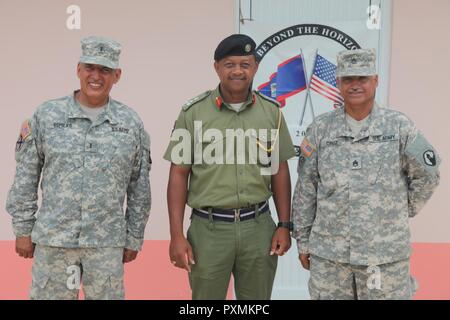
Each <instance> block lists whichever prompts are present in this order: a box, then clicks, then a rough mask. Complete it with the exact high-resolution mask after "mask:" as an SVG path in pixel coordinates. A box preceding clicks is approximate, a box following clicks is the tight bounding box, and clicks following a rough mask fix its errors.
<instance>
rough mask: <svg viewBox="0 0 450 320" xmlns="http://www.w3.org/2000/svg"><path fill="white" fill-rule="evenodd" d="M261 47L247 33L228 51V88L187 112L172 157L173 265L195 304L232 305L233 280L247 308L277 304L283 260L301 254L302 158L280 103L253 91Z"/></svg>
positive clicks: (224, 45)
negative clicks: (295, 163)
mask: <svg viewBox="0 0 450 320" xmlns="http://www.w3.org/2000/svg"><path fill="white" fill-rule="evenodd" d="M255 47H256V45H255V42H254V41H253V40H252V39H251V38H250V37H248V36H246V35H240V34H235V35H232V36H230V37H227V38H225V39H224V40H223V41H222V42H221V43H220V44H219V45H218V47H217V49H216V51H215V54H214V60H215V63H214V68H215V70H216V72H217V75H218V76H219V78H220V84H219V86H218V87H217V88H216V89H214V90H212V91H207V92H205V93H203V94H201V95H199V96H197V97H196V98H194V99H192V100H190V101H189V102H188V103H186V104H185V105H184V106H183V108H182V111H181V112H180V115H179V117H178V119H177V121H176V123H175V128H174V131H173V132H172V137H171V142H170V144H169V147H168V148H167V151H166V153H165V155H164V158H165V159H166V160H168V161H171V162H172V164H171V168H170V177H169V185H168V191H167V192H168V194H167V200H168V207H169V218H170V233H171V243H170V259H171V261H172V263H173V264H174V265H175V266H176V267H179V268H184V269H186V270H187V271H188V272H189V280H190V285H191V289H192V297H193V299H224V298H225V297H226V293H227V288H228V284H229V281H230V276H231V274H233V276H234V283H235V291H236V296H237V298H238V299H270V296H271V292H272V286H273V281H274V277H275V271H276V266H277V256H281V255H283V254H284V253H285V252H286V251H287V250H288V249H289V247H290V245H291V240H290V234H289V231H290V226H291V223H290V221H289V220H290V208H289V206H290V201H291V187H290V186H291V184H290V177H289V168H288V164H287V160H288V159H289V158H291V157H293V156H295V151H294V148H293V145H292V141H291V138H290V135H289V132H288V129H287V127H286V123H285V121H284V118H283V115H282V113H281V111H280V109H279V104H278V103H277V102H276V101H274V100H271V99H270V98H267V97H266V96H263V95H262V94H259V93H258V92H254V91H252V90H251V85H252V81H253V78H254V76H255V73H256V71H257V69H258V64H257V62H256V60H255V55H254V52H255ZM272 194H273V197H274V202H275V206H276V208H277V214H278V220H279V225H278V228H277V226H276V225H275V223H274V222H273V220H272V218H271V215H270V211H269V205H268V199H269V198H270V196H271V195H272ZM186 203H187V204H188V205H189V206H190V207H192V208H193V210H192V216H191V225H190V227H189V230H188V232H187V238H186V237H185V236H184V234H183V216H184V210H185V205H186Z"/></svg>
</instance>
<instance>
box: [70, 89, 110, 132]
mask: <svg viewBox="0 0 450 320" xmlns="http://www.w3.org/2000/svg"><path fill="white" fill-rule="evenodd" d="M79 91H80V90H75V91H74V92H73V94H72V95H71V96H70V99H69V112H68V118H69V119H75V118H86V119H89V118H88V116H87V115H86V114H85V113H84V112H83V110H82V109H81V107H80V104H79V103H78V102H77V101H76V98H75V95H76V94H77V93H78V92H79ZM114 110H115V102H114V100H113V99H111V97H109V98H108V104H107V105H106V108H105V111H103V112H102V113H101V114H100V115H99V116H98V118H97V121H96V123H102V122H104V121H106V120H108V121H109V122H110V123H111V124H117V123H118V120H117V117H116V115H115V112H114Z"/></svg>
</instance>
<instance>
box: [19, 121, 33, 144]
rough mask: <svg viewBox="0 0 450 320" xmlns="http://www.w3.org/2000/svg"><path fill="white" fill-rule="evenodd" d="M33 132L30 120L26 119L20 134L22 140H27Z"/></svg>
mask: <svg viewBox="0 0 450 320" xmlns="http://www.w3.org/2000/svg"><path fill="white" fill-rule="evenodd" d="M30 134H31V128H30V121H29V120H25V121H24V122H23V124H22V128H21V129H20V136H21V137H22V140H25V139H26V138H27V137H28V136H29V135H30Z"/></svg>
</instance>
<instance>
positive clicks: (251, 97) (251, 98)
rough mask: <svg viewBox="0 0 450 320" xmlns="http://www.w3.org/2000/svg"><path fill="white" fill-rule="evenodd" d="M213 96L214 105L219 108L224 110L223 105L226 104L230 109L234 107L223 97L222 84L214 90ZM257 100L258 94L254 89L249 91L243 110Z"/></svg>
mask: <svg viewBox="0 0 450 320" xmlns="http://www.w3.org/2000/svg"><path fill="white" fill-rule="evenodd" d="M211 97H212V98H213V99H214V105H215V106H216V107H217V108H218V109H219V110H222V107H223V106H226V107H227V108H228V109H230V110H233V111H234V109H233V108H232V107H231V106H230V105H229V104H228V103H226V102H224V100H223V98H222V94H221V93H220V84H219V85H218V86H217V88H216V89H215V90H214V91H213V92H212V95H211ZM255 101H256V95H255V93H254V92H253V91H251V90H250V91H249V93H248V96H247V100H246V101H245V102H244V104H243V105H242V108H241V110H244V109H245V108H246V107H248V106H252V105H253V104H254V103H255Z"/></svg>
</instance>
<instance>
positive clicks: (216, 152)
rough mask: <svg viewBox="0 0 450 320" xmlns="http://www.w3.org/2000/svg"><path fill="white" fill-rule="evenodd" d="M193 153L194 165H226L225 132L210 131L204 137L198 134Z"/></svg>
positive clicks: (195, 138)
mask: <svg viewBox="0 0 450 320" xmlns="http://www.w3.org/2000/svg"><path fill="white" fill-rule="evenodd" d="M193 151H194V154H193V159H194V165H213V164H225V163H226V157H227V154H226V152H227V146H226V139H225V130H219V129H208V130H206V131H204V132H203V135H202V136H200V135H198V134H196V135H195V137H194V150H193ZM230 156H231V155H230ZM230 160H231V159H230Z"/></svg>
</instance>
